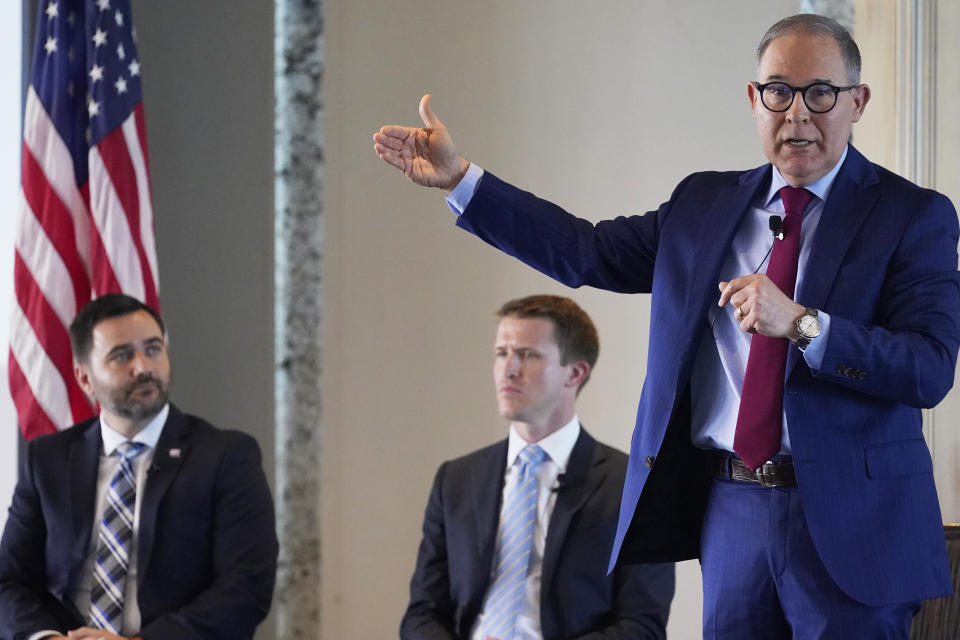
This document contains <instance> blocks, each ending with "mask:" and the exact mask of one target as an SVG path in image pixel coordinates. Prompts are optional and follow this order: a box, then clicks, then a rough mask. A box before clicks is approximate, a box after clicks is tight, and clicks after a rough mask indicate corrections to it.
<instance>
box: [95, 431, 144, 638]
mask: <svg viewBox="0 0 960 640" xmlns="http://www.w3.org/2000/svg"><path fill="white" fill-rule="evenodd" d="M146 448H147V445H145V444H143V443H140V442H124V443H123V444H121V445H120V446H118V447H117V454H119V456H120V466H119V468H118V469H117V472H116V474H114V476H113V479H112V480H110V486H109V488H108V489H107V500H106V503H107V504H106V508H105V509H104V510H103V517H102V518H101V519H100V529H99V533H98V537H97V554H96V562H95V563H94V567H93V575H94V579H95V583H94V585H93V589H91V591H90V626H92V627H95V628H97V629H106V630H108V631H111V632H113V633H120V631H121V627H122V626H123V594H124V589H125V588H126V584H127V568H128V567H129V565H130V562H129V560H130V558H129V551H130V539H131V538H132V537H133V514H134V507H135V505H136V501H137V480H136V477H135V476H134V474H133V466H132V465H131V464H130V461H131V460H133V459H134V458H136V457H137V456H138V455H140V454H141V453H142V452H143V451H144V450H145V449H146Z"/></svg>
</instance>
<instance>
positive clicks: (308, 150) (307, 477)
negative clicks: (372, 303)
mask: <svg viewBox="0 0 960 640" xmlns="http://www.w3.org/2000/svg"><path fill="white" fill-rule="evenodd" d="M275 7H276V13H275V38H276V41H275V49H274V54H275V55H274V60H275V62H274V65H275V66H274V69H275V82H274V92H275V97H276V138H275V147H274V153H275V157H274V167H275V183H274V186H275V203H276V204H275V207H276V211H275V227H274V232H275V253H276V264H275V269H276V270H275V284H276V300H275V335H276V347H275V355H276V377H275V381H276V382H275V384H276V387H275V392H276V419H277V439H276V452H277V453H276V469H277V472H276V495H277V528H278V533H279V536H280V567H279V572H278V574H277V590H276V598H275V605H274V609H275V612H276V619H277V637H278V638H284V639H289V640H315V639H316V637H317V633H318V629H319V627H320V445H321V436H322V423H321V398H320V365H321V336H320V329H321V305H322V293H323V172H324V143H325V137H324V122H323V104H322V103H321V101H320V88H321V84H322V81H323V74H324V60H323V4H322V2H320V1H319V0H276V4H275Z"/></svg>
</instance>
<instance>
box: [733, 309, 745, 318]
mask: <svg viewBox="0 0 960 640" xmlns="http://www.w3.org/2000/svg"><path fill="white" fill-rule="evenodd" d="M734 313H735V314H736V316H737V317H738V318H740V319H741V320H742V319H744V318H746V317H747V314H745V313H744V312H743V309H742V308H740V307H737V308H736V311H734Z"/></svg>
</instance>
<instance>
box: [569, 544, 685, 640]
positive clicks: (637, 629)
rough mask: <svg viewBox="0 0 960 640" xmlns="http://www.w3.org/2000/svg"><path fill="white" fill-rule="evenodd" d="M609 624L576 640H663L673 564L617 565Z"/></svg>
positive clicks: (672, 586)
mask: <svg viewBox="0 0 960 640" xmlns="http://www.w3.org/2000/svg"><path fill="white" fill-rule="evenodd" d="M614 580H615V585H616V590H617V593H616V597H615V599H614V602H613V608H612V609H611V611H610V614H609V618H610V621H611V622H610V624H609V625H607V626H605V627H602V628H600V629H597V630H596V631H591V632H590V633H588V634H586V635H584V636H581V637H580V640H664V638H666V637H667V618H668V617H669V615H670V602H671V601H672V600H673V592H674V588H675V575H674V564H673V563H672V562H666V563H661V564H626V565H625V564H620V565H618V566H617V569H616V571H615V574H614Z"/></svg>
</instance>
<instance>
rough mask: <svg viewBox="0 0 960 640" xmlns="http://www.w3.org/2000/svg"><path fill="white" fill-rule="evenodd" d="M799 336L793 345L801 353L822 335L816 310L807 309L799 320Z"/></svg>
mask: <svg viewBox="0 0 960 640" xmlns="http://www.w3.org/2000/svg"><path fill="white" fill-rule="evenodd" d="M797 334H798V335H797V337H796V338H794V340H793V344H795V345H797V347H798V348H799V349H800V351H803V350H804V349H806V348H807V347H808V346H810V341H811V340H813V339H814V338H816V337H817V336H818V335H820V318H819V317H818V316H817V310H816V309H811V308H809V307H807V309H806V310H805V311H804V312H803V315H801V316H800V317H799V318H797Z"/></svg>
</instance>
